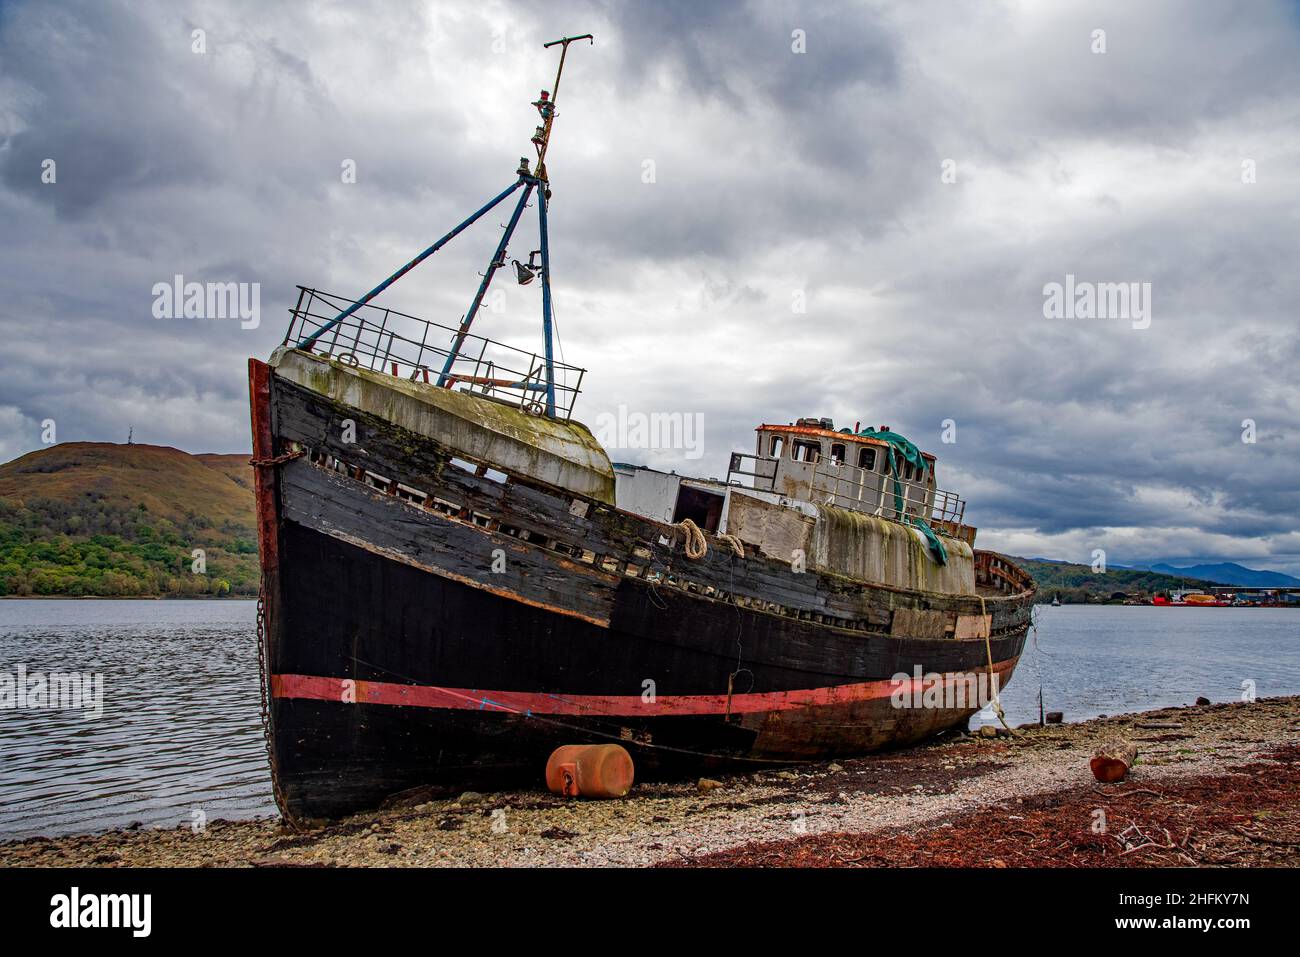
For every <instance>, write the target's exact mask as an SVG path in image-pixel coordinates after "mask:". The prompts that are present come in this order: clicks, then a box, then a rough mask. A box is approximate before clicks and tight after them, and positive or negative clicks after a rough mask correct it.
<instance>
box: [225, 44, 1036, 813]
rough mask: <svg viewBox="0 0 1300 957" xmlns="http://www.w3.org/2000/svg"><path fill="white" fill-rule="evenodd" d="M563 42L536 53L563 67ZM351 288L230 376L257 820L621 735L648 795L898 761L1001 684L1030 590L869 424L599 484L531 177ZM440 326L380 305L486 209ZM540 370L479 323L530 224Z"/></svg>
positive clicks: (532, 169) (810, 428)
mask: <svg viewBox="0 0 1300 957" xmlns="http://www.w3.org/2000/svg"><path fill="white" fill-rule="evenodd" d="M575 39H587V37H578V38H566V39H564V40H560V41H556V43H558V44H561V45H562V52H561V58H560V69H561V71H562V70H563V64H564V54H565V53H566V52H567V50H568V46H569V44H570V43H571V42H573V41H574V40H575ZM559 80H560V73H557V76H556V81H555V85H554V86H553V87H552V90H551V91H550V93H548V92H543V93H542V94H541V97H540V98H539V99H538V100H537V101H536V102H535V103H534V105H535V106H536V107H537V109H538V113H539V116H540V118H541V123H540V125H539V126H538V127H537V130H536V133H535V135H534V137H533V143H534V145H535V147H536V153H537V157H536V161H535V164H533V165H530V163H529V162H528V160H526V159H525V160H522V161H521V162H520V165H519V167H518V169H517V172H516V175H517V178H516V181H515V182H514V183H513V184H512V185H511V186H510V187H509V188H508V189H506V190H505V191H503V192H502V193H501V194H499V195H498V196H497V197H495V198H494V199H493V200H492V201H490V202H489V203H487V204H486V205H484V206H483V207H482V208H481V209H480V210H478V211H477V212H475V213H474V214H473V215H472V216H470V217H469V218H468V219H467V220H466V221H465V222H464V223H461V224H460V225H459V226H457V227H456V228H455V229H453V230H452V231H451V232H450V233H449V234H448V235H447V236H445V237H443V238H442V239H440V240H438V242H436V243H434V244H433V245H432V246H430V247H429V248H428V249H426V250H425V251H424V252H422V253H421V254H420V255H418V256H417V257H416V258H415V259H414V260H412V261H411V262H410V263H408V264H407V265H406V266H404V267H403V268H402V269H401V270H399V271H398V272H397V273H396V274H395V275H394V276H392V277H390V278H389V279H388V280H386V281H385V282H383V283H381V284H380V285H379V286H378V287H376V288H375V289H374V290H372V291H371V292H370V293H368V294H366V295H365V296H363V297H362V298H360V299H355V300H354V299H344V298H340V297H338V296H335V295H331V294H327V293H324V292H321V291H319V290H316V289H309V288H300V293H299V296H298V300H297V305H296V306H295V307H294V308H293V310H292V318H291V322H290V326H289V330H288V333H287V335H286V337H285V339H284V342H283V344H282V345H281V346H280V347H279V348H277V349H276V350H275V352H274V354H273V355H272V356H271V357H270V360H269V361H268V362H262V361H259V360H257V359H252V360H250V362H249V378H250V391H251V404H252V426H253V440H254V464H255V465H256V466H257V470H256V474H257V481H256V491H257V509H258V523H259V536H260V544H261V563H262V575H263V604H262V606H261V608H260V611H259V642H260V644H259V648H260V650H261V652H262V674H263V679H264V688H263V701H264V706H265V711H264V719H265V724H266V730H267V740H268V749H269V752H270V761H271V770H272V777H273V781H274V784H275V793H276V800H277V803H278V804H279V806H280V808H281V810H282V812H283V813H285V814H286V815H289V816H320V815H335V814H340V813H344V812H348V811H351V810H355V809H358V808H361V807H365V806H370V805H374V804H376V803H378V802H380V801H381V800H383V799H384V798H386V797H387V796H390V795H392V794H394V793H395V792H400V791H404V790H407V789H412V788H423V787H446V788H465V787H470V786H491V785H493V784H518V783H531V782H538V781H540V779H541V775H542V771H543V768H544V766H545V764H546V760H547V756H548V755H549V754H550V752H551V751H552V750H553V749H554V748H556V747H557V746H560V745H568V744H584V743H604V742H618V743H620V744H622V745H623V746H624V747H626V748H627V749H628V750H629V751H630V752H631V754H632V755H633V757H634V760H635V762H636V768H637V774H638V775H639V776H640V777H649V776H657V775H674V774H681V773H697V772H699V771H702V770H715V771H716V770H728V769H730V770H738V769H739V770H743V769H756V768H762V767H768V766H773V765H778V764H782V763H790V762H799V761H807V760H813V759H820V758H827V757H831V756H836V755H851V754H859V753H863V752H868V751H871V750H873V749H878V748H883V747H887V746H893V745H900V744H906V743H908V742H914V741H917V740H920V739H923V738H925V737H927V736H929V735H933V734H935V733H937V732H939V731H942V730H944V729H947V728H951V727H953V726H955V725H958V724H961V723H962V722H965V721H966V720H967V719H968V718H969V717H970V716H971V714H972V713H973V712H974V711H976V710H977V709H979V708H980V707H983V706H984V705H986V704H987V700H986V699H987V697H988V693H987V692H985V693H984V695H983V696H981V695H980V694H977V693H974V691H972V692H971V693H969V694H968V693H967V691H968V689H973V688H975V687H976V686H978V687H979V688H981V689H982V688H984V687H985V682H986V680H987V681H988V688H990V689H991V688H995V687H996V686H997V685H998V684H1002V685H1005V683H1006V681H1007V680H1008V679H1009V678H1010V677H1011V673H1012V671H1013V670H1014V668H1015V666H1016V662H1017V660H1018V658H1019V656H1020V654H1021V650H1022V648H1023V646H1024V643H1025V638H1026V633H1027V630H1028V627H1029V624H1030V615H1031V611H1032V605H1033V599H1034V585H1033V582H1032V581H1031V580H1030V578H1029V577H1028V576H1027V575H1026V574H1025V573H1024V572H1023V571H1021V570H1020V569H1018V568H1016V567H1015V566H1014V565H1013V564H1012V563H1011V562H1009V561H1008V560H1006V559H1005V558H1003V557H1001V556H998V555H996V554H993V553H990V552H984V551H977V550H975V549H974V548H973V543H974V539H975V529H974V528H972V527H971V526H969V525H967V524H965V522H964V519H965V503H964V502H963V501H962V500H961V499H960V498H959V497H958V496H956V495H954V494H953V493H951V492H946V491H943V490H941V489H939V488H938V487H937V485H936V480H935V465H936V463H935V459H934V456H932V455H930V454H928V453H924V452H921V451H920V450H919V449H917V448H916V447H915V446H914V445H912V443H910V442H908V441H907V440H906V439H904V438H903V437H902V436H900V435H898V434H897V433H894V432H892V431H890V430H889V429H888V428H885V427H881V428H879V429H858V428H856V427H855V428H854V429H843V430H837V429H835V428H834V425H833V423H832V422H830V421H829V420H827V419H821V418H810V419H800V420H798V421H796V422H793V423H784V424H782V423H776V424H761V425H759V426H758V429H757V441H756V445H755V446H754V450H753V452H752V453H750V452H746V453H736V454H733V455H732V458H731V462H730V472H729V474H728V476H727V478H726V480H725V481H721V480H719V481H712V480H710V481H705V480H696V479H689V478H684V477H680V476H677V475H674V474H665V473H662V472H656V471H654V470H651V469H646V468H638V467H633V466H625V465H615V464H614V463H612V462H611V461H610V459H609V457H608V455H607V454H606V452H605V451H604V449H603V448H602V447H601V446H600V445H599V443H597V441H596V440H595V438H594V437H593V435H592V433H591V432H590V431H589V430H588V429H587V428H586V427H585V426H583V425H581V424H580V423H579V422H577V421H575V420H574V418H573V417H572V412H573V404H574V399H575V398H576V397H577V395H578V394H579V389H580V386H581V380H582V374H583V372H582V370H581V369H578V368H576V367H572V366H569V365H566V364H564V363H562V362H559V361H557V360H556V358H555V357H554V355H553V353H552V318H553V317H552V305H551V287H550V280H551V276H550V258H549V257H550V252H549V246H548V237H547V206H548V203H549V201H550V195H551V192H550V185H549V179H548V176H547V172H546V166H545V159H546V150H547V145H548V143H549V140H550V136H551V132H552V129H553V123H554V120H555V116H556V113H555V102H556V96H555V95H554V94H558V88H559ZM516 192H518V193H519V196H518V198H517V200H516V202H515V205H514V209H513V213H512V215H511V217H510V220H509V222H508V224H506V226H505V228H504V233H503V235H502V236H501V238H500V241H499V243H498V244H497V246H496V250H495V253H494V254H493V257H492V259H491V261H490V263H489V264H488V268H487V271H486V273H485V274H484V276H483V279H482V281H481V282H480V284H479V286H478V290H477V292H476V293H475V295H474V297H473V299H472V300H471V302H470V306H469V308H468V310H467V311H466V313H465V315H464V317H463V319H462V320H461V321H460V323H459V324H458V325H457V326H455V327H443V326H439V325H438V324H436V323H432V322H428V321H425V320H421V319H417V318H415V317H413V316H409V315H404V314H401V313H398V312H396V311H393V310H391V309H386V308H383V307H381V306H378V305H376V304H375V303H374V302H373V301H372V300H374V299H375V297H376V296H378V295H379V293H381V292H382V291H383V290H384V289H386V288H387V287H388V286H389V285H390V284H391V283H392V282H394V281H395V280H396V279H397V278H399V277H400V276H401V275H403V274H404V273H406V272H407V271H408V270H410V269H411V268H413V267H414V266H415V265H417V264H418V263H420V262H421V261H422V260H424V259H425V258H427V257H428V256H430V255H432V254H433V253H434V252H435V251H437V250H438V249H439V248H441V246H442V245H444V244H445V243H446V242H448V241H449V240H450V239H452V238H453V237H455V236H456V235H457V234H458V233H459V232H461V231H462V230H463V229H465V228H466V227H467V226H469V225H470V224H471V223H473V222H474V221H475V220H477V219H478V218H479V217H481V216H482V215H484V214H485V213H486V212H487V211H488V210H490V209H492V208H493V207H495V206H496V205H497V204H499V203H502V202H504V201H505V200H506V199H507V197H510V196H511V195H513V194H515V193H516ZM530 199H531V200H532V202H533V205H534V206H535V208H536V211H537V217H538V226H539V233H538V247H539V248H538V249H537V250H534V251H531V253H530V255H528V257H527V259H526V260H519V259H516V260H514V261H513V266H514V273H515V277H516V279H517V280H518V281H519V282H521V283H524V284H529V283H531V282H532V281H533V280H537V288H539V298H540V300H541V313H542V348H541V351H540V354H538V353H533V352H529V351H526V350H519V349H516V348H511V347H508V346H506V345H504V344H501V343H497V342H495V341H493V340H490V339H487V338H484V337H481V336H479V335H477V334H475V333H473V332H471V325H472V324H473V322H474V319H475V317H476V316H477V315H478V313H479V311H480V307H481V306H482V304H483V301H484V297H485V294H486V293H487V291H488V287H489V284H490V283H491V282H492V279H493V277H494V275H495V273H496V272H497V271H498V270H500V269H502V268H504V267H505V266H506V264H507V253H508V244H509V242H510V240H511V237H512V235H513V234H514V232H515V229H516V227H517V225H518V224H519V222H520V219H521V217H522V216H523V214H524V212H525V209H526V208H528V206H529V201H530Z"/></svg>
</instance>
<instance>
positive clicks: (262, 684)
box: [257, 453, 301, 831]
mask: <svg viewBox="0 0 1300 957" xmlns="http://www.w3.org/2000/svg"><path fill="white" fill-rule="evenodd" d="M299 454H301V453H299ZM266 659H267V651H266V596H265V589H264V588H259V589H258V591H257V677H258V684H259V689H260V690H259V694H258V703H259V704H260V705H261V711H262V740H263V741H264V742H265V744H266V760H267V763H268V764H269V765H270V768H271V794H272V796H273V797H274V798H275V806H276V809H277V810H279V812H280V818H281V820H282V822H283V823H284V826H285V827H287V828H289V830H291V831H297V830H298V823H297V821H296V820H294V817H293V814H292V813H291V812H290V811H289V809H288V805H286V804H285V801H284V794H283V792H282V791H281V790H280V767H279V764H278V763H277V762H276V759H275V742H274V740H273V739H272V737H271V689H270V681H269V679H268V678H267V671H266Z"/></svg>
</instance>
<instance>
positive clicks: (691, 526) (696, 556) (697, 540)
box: [677, 518, 709, 562]
mask: <svg viewBox="0 0 1300 957" xmlns="http://www.w3.org/2000/svg"><path fill="white" fill-rule="evenodd" d="M677 527H678V528H680V529H681V530H682V531H683V532H685V533H686V541H685V543H684V548H685V549H686V557H687V558H689V559H690V560H691V561H693V562H698V561H699V560H700V559H701V558H703V557H704V556H705V555H707V554H708V552H709V543H708V542H707V541H706V540H705V538H704V533H703V532H702V531H700V526H698V525H696V524H695V523H694V522H692V521H691V520H690V519H689V518H684V519H682V520H681V521H680V522H678V523H677Z"/></svg>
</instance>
